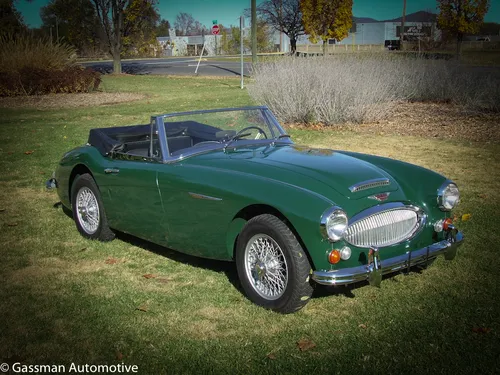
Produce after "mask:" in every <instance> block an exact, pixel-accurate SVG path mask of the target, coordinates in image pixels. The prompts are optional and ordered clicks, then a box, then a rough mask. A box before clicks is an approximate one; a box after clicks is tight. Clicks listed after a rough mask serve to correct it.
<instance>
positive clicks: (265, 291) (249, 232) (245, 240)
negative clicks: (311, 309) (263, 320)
mask: <svg viewBox="0 0 500 375" xmlns="http://www.w3.org/2000/svg"><path fill="white" fill-rule="evenodd" d="M259 241H260V242H259ZM264 242H265V243H266V244H267V246H268V248H269V245H272V247H271V248H272V252H273V254H274V256H271V257H270V260H269V261H266V262H264V261H262V259H260V260H256V257H255V256H253V254H254V253H255V251H256V249H257V250H258V245H257V244H258V243H260V244H263V243H264ZM276 245H277V246H278V247H277V248H276ZM257 252H258V251H257ZM261 255H262V254H261ZM257 258H258V257H257ZM266 259H269V258H266ZM254 260H255V262H254ZM236 268H237V270H238V276H239V279H240V282H241V285H242V287H243V289H244V291H245V293H246V295H247V297H248V298H249V299H250V300H251V301H252V302H254V303H255V304H257V305H259V306H262V307H264V308H266V309H270V310H274V311H276V312H280V313H282V314H289V313H293V312H295V311H297V310H300V309H301V308H302V307H304V306H305V305H306V304H307V302H309V299H310V298H311V295H312V292H313V288H312V285H311V281H310V275H311V272H312V270H311V265H310V263H309V260H308V258H307V254H306V252H305V250H304V249H303V248H302V246H301V245H300V243H299V242H298V241H297V238H296V237H295V235H294V234H293V233H292V231H291V230H290V228H288V226H287V225H286V224H285V223H284V222H283V221H281V220H280V219H278V218H277V217H276V216H273V215H269V214H264V215H259V216H256V217H254V218H252V219H250V220H249V221H248V222H247V223H246V225H245V226H244V227H243V230H242V231H241V233H240V235H239V236H238V241H237V243H236ZM283 269H285V272H284V273H286V276H285V275H284V273H283V272H281V271H282V270H283ZM277 274H279V276H280V277H276V275H277ZM278 279H279V281H278V282H274V281H276V280H278ZM282 279H286V281H284V282H283V281H282ZM269 280H273V282H269ZM280 281H281V282H280ZM278 284H279V285H278ZM281 284H284V285H281ZM270 287H274V288H276V290H269V288H270ZM273 293H274V294H275V295H271V294H273Z"/></svg>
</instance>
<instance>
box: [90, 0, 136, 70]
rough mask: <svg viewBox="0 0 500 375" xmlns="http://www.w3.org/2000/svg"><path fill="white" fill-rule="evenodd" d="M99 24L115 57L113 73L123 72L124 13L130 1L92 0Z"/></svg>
mask: <svg viewBox="0 0 500 375" xmlns="http://www.w3.org/2000/svg"><path fill="white" fill-rule="evenodd" d="M92 3H93V5H94V7H95V10H96V13H97V17H98V18H99V22H100V23H101V24H102V27H103V28H104V32H105V34H106V41H107V43H108V48H109V52H110V53H111V56H113V73H115V74H119V73H121V72H122V63H121V56H120V54H121V51H122V35H123V12H124V10H125V7H126V5H127V3H128V0H92Z"/></svg>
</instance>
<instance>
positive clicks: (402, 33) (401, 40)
mask: <svg viewBox="0 0 500 375" xmlns="http://www.w3.org/2000/svg"><path fill="white" fill-rule="evenodd" d="M405 17H406V0H403V18H402V19H401V33H399V38H400V41H399V48H400V49H403V41H404V33H405Z"/></svg>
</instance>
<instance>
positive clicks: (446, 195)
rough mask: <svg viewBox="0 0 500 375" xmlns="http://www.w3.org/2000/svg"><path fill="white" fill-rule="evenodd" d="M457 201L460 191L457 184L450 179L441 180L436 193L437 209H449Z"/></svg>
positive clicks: (454, 205) (458, 200) (456, 203)
mask: <svg viewBox="0 0 500 375" xmlns="http://www.w3.org/2000/svg"><path fill="white" fill-rule="evenodd" d="M450 198H451V199H450ZM459 202H460V191H459V190H458V186H457V184H455V183H454V182H453V181H450V180H446V181H445V182H443V184H442V185H441V186H440V187H439V189H438V193H437V204H438V206H439V209H440V210H441V211H451V210H453V209H454V208H455V207H456V206H457V205H458V203H459Z"/></svg>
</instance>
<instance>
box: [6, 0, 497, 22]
mask: <svg viewBox="0 0 500 375" xmlns="http://www.w3.org/2000/svg"><path fill="white" fill-rule="evenodd" d="M48 2H49V0H32V1H31V2H30V3H29V2H27V1H26V0H19V1H18V2H17V5H16V6H17V8H18V10H19V11H20V12H21V14H22V15H23V18H24V22H25V23H26V24H27V25H29V26H30V27H38V26H40V24H41V22H42V21H41V19H40V14H39V12H40V8H41V7H42V6H44V5H47V3H48ZM260 2H261V0H257V3H260ZM157 7H158V11H159V13H160V15H161V17H162V18H163V19H167V20H168V21H170V23H171V24H172V25H173V24H174V21H175V17H176V16H177V14H178V13H179V12H185V13H191V14H192V16H193V17H194V18H195V19H196V20H198V21H200V22H201V23H202V24H203V25H205V26H211V25H212V21H213V20H217V22H218V23H219V24H222V25H224V26H230V25H239V21H238V18H239V17H240V15H241V14H242V13H243V11H244V10H245V9H246V8H250V0H182V1H178V0H160V1H159V4H158V6H157ZM419 10H431V11H433V12H436V0H407V2H406V14H410V13H414V12H417V11H419ZM402 13H403V0H354V5H353V14H354V16H355V17H370V18H374V19H376V20H384V19H392V18H397V17H400V16H401V15H402ZM485 21H486V22H498V23H500V1H498V0H490V9H489V11H488V13H487V14H486V17H485Z"/></svg>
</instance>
